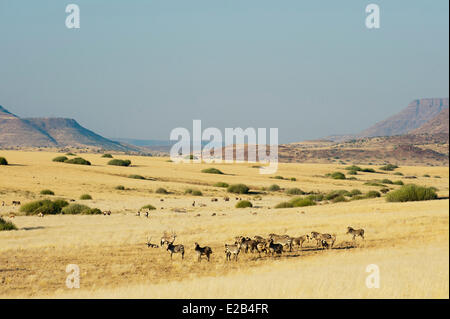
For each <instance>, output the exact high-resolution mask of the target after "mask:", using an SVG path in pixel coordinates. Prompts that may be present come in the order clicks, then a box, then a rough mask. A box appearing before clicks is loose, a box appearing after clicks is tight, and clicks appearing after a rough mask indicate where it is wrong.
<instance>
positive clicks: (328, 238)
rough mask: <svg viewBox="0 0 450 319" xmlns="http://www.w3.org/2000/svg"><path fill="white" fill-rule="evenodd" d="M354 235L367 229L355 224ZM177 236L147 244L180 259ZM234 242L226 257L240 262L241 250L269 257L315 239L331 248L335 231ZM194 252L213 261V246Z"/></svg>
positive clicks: (241, 238)
mask: <svg viewBox="0 0 450 319" xmlns="http://www.w3.org/2000/svg"><path fill="white" fill-rule="evenodd" d="M346 234H350V235H351V236H353V240H356V237H358V236H359V237H361V238H362V239H363V240H364V229H354V228H352V227H350V226H349V227H347V233H346ZM176 238H177V235H176V234H175V233H173V232H172V234H170V235H168V234H167V233H166V232H164V234H163V236H162V237H161V241H160V245H158V244H152V243H151V237H150V238H147V243H146V245H147V247H149V248H159V247H161V248H166V251H167V252H169V253H170V258H171V259H172V256H173V254H180V255H181V259H184V253H185V249H184V245H182V244H177V245H175V244H174V242H175V239H176ZM234 240H235V241H234V244H225V250H224V252H225V258H226V260H227V261H231V259H233V260H235V261H237V260H238V256H239V253H240V252H241V251H242V252H244V253H246V254H247V253H258V255H259V256H261V254H262V253H264V254H266V255H269V256H275V255H278V256H280V255H281V254H283V252H285V251H286V250H287V249H288V250H289V251H290V252H291V251H292V249H293V248H295V247H296V248H297V250H299V249H300V250H303V244H304V243H305V242H310V241H313V242H314V241H315V243H316V247H317V248H320V247H321V248H322V249H331V248H332V247H333V245H334V243H335V242H336V235H335V234H327V233H325V234H322V233H318V232H315V231H313V232H311V233H309V234H306V235H302V236H298V237H291V236H289V235H278V234H269V235H268V237H267V238H264V237H261V236H257V235H256V236H253V238H250V237H246V236H237V237H235V238H234ZM194 251H195V254H196V255H197V260H198V261H199V262H200V261H201V258H202V256H205V257H206V259H207V260H208V261H210V257H211V254H212V253H213V251H212V249H211V247H209V246H204V247H201V246H200V245H199V244H198V243H197V242H196V243H195V247H194Z"/></svg>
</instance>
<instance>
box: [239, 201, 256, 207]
mask: <svg viewBox="0 0 450 319" xmlns="http://www.w3.org/2000/svg"><path fill="white" fill-rule="evenodd" d="M247 207H253V205H252V203H251V202H249V201H248V200H240V201H239V202H237V203H236V208H247Z"/></svg>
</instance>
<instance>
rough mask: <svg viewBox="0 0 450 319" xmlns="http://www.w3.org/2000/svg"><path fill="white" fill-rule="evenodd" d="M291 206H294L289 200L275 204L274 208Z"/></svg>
mask: <svg viewBox="0 0 450 319" xmlns="http://www.w3.org/2000/svg"><path fill="white" fill-rule="evenodd" d="M292 207H294V204H292V203H290V202H282V203H279V204H277V205H276V206H275V208H292Z"/></svg>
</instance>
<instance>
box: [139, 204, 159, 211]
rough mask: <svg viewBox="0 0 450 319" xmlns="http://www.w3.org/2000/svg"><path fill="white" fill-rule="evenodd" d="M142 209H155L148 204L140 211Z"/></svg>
mask: <svg viewBox="0 0 450 319" xmlns="http://www.w3.org/2000/svg"><path fill="white" fill-rule="evenodd" d="M144 209H148V210H155V209H156V208H155V206H153V205H150V204H148V205H145V206H142V207H141V210H144Z"/></svg>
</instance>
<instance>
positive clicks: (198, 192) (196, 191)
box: [184, 188, 203, 196]
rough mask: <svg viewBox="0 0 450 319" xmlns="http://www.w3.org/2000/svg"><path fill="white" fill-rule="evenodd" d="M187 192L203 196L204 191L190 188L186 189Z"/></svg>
mask: <svg viewBox="0 0 450 319" xmlns="http://www.w3.org/2000/svg"><path fill="white" fill-rule="evenodd" d="M184 193H185V194H191V195H192V196H203V193H202V192H201V191H199V190H198V189H192V188H188V189H186V190H185V191H184Z"/></svg>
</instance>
